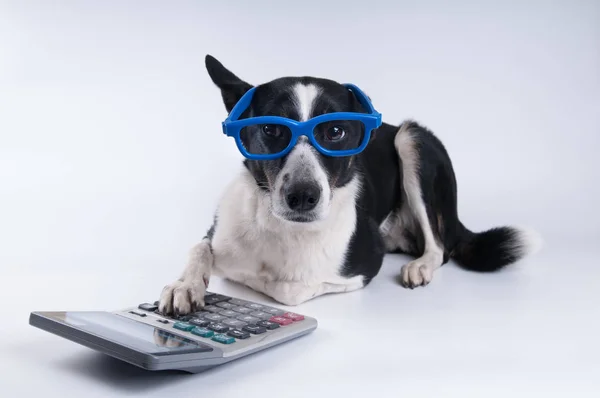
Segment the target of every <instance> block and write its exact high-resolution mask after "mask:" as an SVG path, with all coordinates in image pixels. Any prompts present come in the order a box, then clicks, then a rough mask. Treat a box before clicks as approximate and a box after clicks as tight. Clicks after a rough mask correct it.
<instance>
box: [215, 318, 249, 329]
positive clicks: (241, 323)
mask: <svg viewBox="0 0 600 398" xmlns="http://www.w3.org/2000/svg"><path fill="white" fill-rule="evenodd" d="M221 323H222V324H224V325H227V326H230V327H232V328H243V327H244V326H246V325H247V324H248V323H246V322H244V321H240V320H239V319H225V320H224V321H223V322H221Z"/></svg>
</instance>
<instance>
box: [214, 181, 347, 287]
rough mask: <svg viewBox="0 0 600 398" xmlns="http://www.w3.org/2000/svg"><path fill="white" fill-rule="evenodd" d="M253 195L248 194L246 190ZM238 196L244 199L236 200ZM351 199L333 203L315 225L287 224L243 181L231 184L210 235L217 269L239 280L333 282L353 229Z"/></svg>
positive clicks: (224, 274) (338, 277)
mask: <svg viewBox="0 0 600 398" xmlns="http://www.w3.org/2000/svg"><path fill="white" fill-rule="evenodd" d="M251 193H252V194H254V196H252V195H251V196H248V194H251ZM239 198H246V200H245V201H244V202H243V203H240V200H239ZM355 220H356V210H355V207H354V203H353V202H352V201H350V202H348V203H344V204H343V206H338V207H337V208H332V211H331V214H330V217H329V218H328V220H327V221H326V222H323V223H321V224H320V225H319V226H318V227H315V226H308V225H307V226H302V225H293V226H292V225H290V224H288V223H285V222H282V221H281V220H278V219H275V218H274V217H273V216H272V214H271V213H270V206H269V203H268V202H265V199H264V198H262V197H260V196H257V194H256V190H255V189H254V188H252V189H251V190H250V191H249V190H248V187H246V184H240V185H238V186H235V185H234V187H233V188H232V190H231V193H230V194H228V195H226V196H225V198H223V200H222V201H221V206H220V209H219V220H218V224H217V227H216V231H215V235H214V237H213V241H212V246H213V252H214V255H215V265H214V266H215V271H216V273H218V274H221V275H223V276H225V277H227V278H230V279H233V280H237V281H243V280H244V279H249V278H260V279H265V280H269V281H276V280H285V281H302V282H305V283H307V284H313V283H314V284H316V283H323V282H331V283H335V282H336V281H339V280H340V278H341V277H340V275H339V274H340V269H341V267H342V266H343V265H344V262H345V256H346V253H347V251H348V246H349V242H350V239H351V237H352V234H353V233H354V229H355Z"/></svg>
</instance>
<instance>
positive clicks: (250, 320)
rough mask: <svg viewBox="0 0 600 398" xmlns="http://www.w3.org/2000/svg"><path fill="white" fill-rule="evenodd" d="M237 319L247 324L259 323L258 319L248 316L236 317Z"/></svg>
mask: <svg viewBox="0 0 600 398" xmlns="http://www.w3.org/2000/svg"><path fill="white" fill-rule="evenodd" d="M237 319H239V320H240V321H242V322H247V323H256V322H258V321H260V319H258V318H255V317H253V316H250V315H240V316H238V317H237Z"/></svg>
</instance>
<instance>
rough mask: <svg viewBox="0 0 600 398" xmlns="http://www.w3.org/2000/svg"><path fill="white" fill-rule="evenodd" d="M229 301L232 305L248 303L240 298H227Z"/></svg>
mask: <svg viewBox="0 0 600 398" xmlns="http://www.w3.org/2000/svg"><path fill="white" fill-rule="evenodd" d="M229 302H230V303H231V304H233V305H246V304H248V302H247V301H244V300H240V299H231V300H229Z"/></svg>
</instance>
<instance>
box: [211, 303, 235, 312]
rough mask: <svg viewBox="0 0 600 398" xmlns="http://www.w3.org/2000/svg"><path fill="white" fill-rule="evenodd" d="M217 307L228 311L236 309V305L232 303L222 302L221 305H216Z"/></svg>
mask: <svg viewBox="0 0 600 398" xmlns="http://www.w3.org/2000/svg"><path fill="white" fill-rule="evenodd" d="M215 305H216V306H217V307H221V308H225V309H226V310H229V309H232V308H233V307H235V305H234V304H230V303H226V302H224V301H223V302H221V303H217V304H215Z"/></svg>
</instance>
